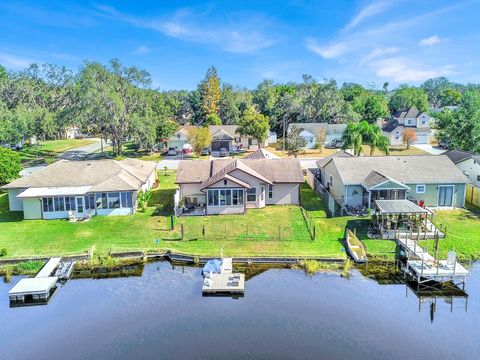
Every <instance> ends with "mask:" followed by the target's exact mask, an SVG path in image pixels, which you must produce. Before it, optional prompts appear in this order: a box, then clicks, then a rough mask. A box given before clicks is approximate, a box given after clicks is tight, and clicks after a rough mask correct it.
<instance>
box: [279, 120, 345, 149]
mask: <svg viewBox="0 0 480 360" xmlns="http://www.w3.org/2000/svg"><path fill="white" fill-rule="evenodd" d="M293 126H295V127H297V128H299V129H300V136H301V137H303V138H304V139H305V143H306V145H305V148H306V149H313V148H315V147H316V146H317V144H322V145H324V144H331V143H332V142H333V141H340V140H341V139H342V135H343V133H344V131H345V129H346V128H347V125H346V124H328V123H291V124H289V125H288V128H287V136H288V134H289V133H290V130H291V128H292V127H293Z"/></svg>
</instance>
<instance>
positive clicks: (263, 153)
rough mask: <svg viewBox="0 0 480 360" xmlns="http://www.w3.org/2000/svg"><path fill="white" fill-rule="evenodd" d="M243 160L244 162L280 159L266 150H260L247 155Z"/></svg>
mask: <svg viewBox="0 0 480 360" xmlns="http://www.w3.org/2000/svg"><path fill="white" fill-rule="evenodd" d="M244 159H245V160H247V159H280V157H279V156H277V155H275V154H272V153H271V152H270V151H268V150H265V149H263V148H261V149H258V150H255V151H254V152H252V153H250V154H248V155H247V156H245V157H244Z"/></svg>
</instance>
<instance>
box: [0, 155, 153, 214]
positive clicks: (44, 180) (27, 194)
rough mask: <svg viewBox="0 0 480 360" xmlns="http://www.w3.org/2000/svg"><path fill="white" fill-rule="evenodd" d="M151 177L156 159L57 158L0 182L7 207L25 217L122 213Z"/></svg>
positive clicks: (130, 209) (128, 210) (150, 182)
mask: <svg viewBox="0 0 480 360" xmlns="http://www.w3.org/2000/svg"><path fill="white" fill-rule="evenodd" d="M156 181H157V172H156V164H155V163H153V162H149V161H141V160H136V159H125V160H121V161H116V160H88V161H68V160H60V161H57V162H56V163H53V164H51V165H49V166H47V167H45V168H43V169H41V170H38V171H36V172H34V173H32V174H30V175H28V176H25V177H22V178H20V179H17V180H14V181H13V182H11V183H10V184H7V185H5V186H3V189H5V190H7V192H8V202H9V208H10V211H22V212H23V216H24V218H25V219H62V218H68V217H69V213H70V212H71V213H72V214H73V215H74V216H75V217H78V218H82V217H86V216H91V215H127V214H132V213H134V212H135V210H136V207H137V194H138V192H139V191H141V190H142V191H147V190H150V189H151V188H152V187H153V186H154V185H155V183H156Z"/></svg>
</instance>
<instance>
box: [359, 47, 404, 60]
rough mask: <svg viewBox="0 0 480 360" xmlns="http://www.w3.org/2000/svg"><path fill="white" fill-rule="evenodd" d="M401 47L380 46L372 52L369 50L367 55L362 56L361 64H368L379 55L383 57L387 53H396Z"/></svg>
mask: <svg viewBox="0 0 480 360" xmlns="http://www.w3.org/2000/svg"><path fill="white" fill-rule="evenodd" d="M400 50H401V49H400V48H398V47H396V46H390V47H379V48H376V49H373V50H372V51H371V52H369V53H368V54H367V55H365V56H364V57H362V59H361V61H360V63H361V64H367V63H369V62H370V61H372V60H374V59H377V58H379V57H383V56H385V55H393V54H396V53H398V52H399V51H400Z"/></svg>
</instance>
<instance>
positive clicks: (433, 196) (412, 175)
mask: <svg viewBox="0 0 480 360" xmlns="http://www.w3.org/2000/svg"><path fill="white" fill-rule="evenodd" d="M319 166H320V167H321V172H322V173H323V176H322V178H321V182H322V185H323V186H324V187H325V188H326V189H327V190H328V192H329V194H330V197H331V198H333V200H335V202H336V203H337V204H338V205H340V207H341V208H348V207H353V208H357V207H366V208H372V207H373V206H374V204H375V200H396V199H409V200H415V201H417V202H418V203H419V204H423V205H425V206H430V207H439V208H442V207H443V208H444V207H447V208H450V207H463V206H464V205H465V190H466V186H465V185H466V184H467V183H468V179H467V177H466V176H465V175H464V174H463V173H462V172H461V171H460V170H459V169H458V168H457V167H456V166H455V165H454V164H453V163H452V162H451V161H450V159H449V158H448V157H446V156H443V155H436V156H435V155H426V156H362V157H355V156H353V157H351V156H347V157H341V156H338V157H332V158H331V159H329V160H328V161H327V162H326V163H321V164H319Z"/></svg>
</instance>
